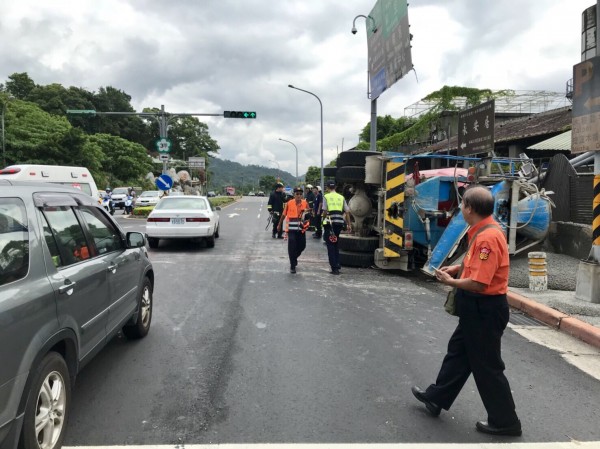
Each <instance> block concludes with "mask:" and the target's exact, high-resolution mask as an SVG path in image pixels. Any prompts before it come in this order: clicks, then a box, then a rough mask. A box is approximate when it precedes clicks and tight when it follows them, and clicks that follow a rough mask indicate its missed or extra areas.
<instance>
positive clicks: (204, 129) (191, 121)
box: [169, 117, 220, 160]
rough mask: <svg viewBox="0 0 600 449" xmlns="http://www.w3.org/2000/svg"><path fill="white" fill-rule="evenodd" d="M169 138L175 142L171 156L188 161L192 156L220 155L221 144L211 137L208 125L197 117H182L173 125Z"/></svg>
mask: <svg viewBox="0 0 600 449" xmlns="http://www.w3.org/2000/svg"><path fill="white" fill-rule="evenodd" d="M169 137H170V139H171V141H172V142H173V148H171V155H172V156H173V157H177V158H180V159H182V160H186V159H187V158H188V157H190V156H204V157H205V158H208V153H209V152H210V153H218V152H219V148H220V147H219V144H218V143H217V141H216V140H214V139H213V138H212V137H210V134H209V133H208V125H207V124H206V123H202V122H201V121H200V120H198V119H197V118H196V117H181V118H178V119H176V120H174V121H173V122H172V123H171V126H170V129H169Z"/></svg>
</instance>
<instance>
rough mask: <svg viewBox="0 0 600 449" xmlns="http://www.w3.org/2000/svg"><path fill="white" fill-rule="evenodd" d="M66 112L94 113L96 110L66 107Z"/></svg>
mask: <svg viewBox="0 0 600 449" xmlns="http://www.w3.org/2000/svg"><path fill="white" fill-rule="evenodd" d="M67 114H90V115H96V111H95V110H93V109H67Z"/></svg>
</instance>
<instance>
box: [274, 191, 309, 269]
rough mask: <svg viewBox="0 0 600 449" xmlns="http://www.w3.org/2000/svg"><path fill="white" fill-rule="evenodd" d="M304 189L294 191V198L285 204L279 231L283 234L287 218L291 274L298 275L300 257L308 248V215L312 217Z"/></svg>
mask: <svg viewBox="0 0 600 449" xmlns="http://www.w3.org/2000/svg"><path fill="white" fill-rule="evenodd" d="M302 193H303V192H302V187H296V188H295V189H294V198H293V199H291V200H289V201H288V202H287V203H285V207H284V208H283V213H282V214H281V218H280V219H279V224H278V225H277V230H278V231H280V232H281V228H282V226H283V221H284V219H286V218H287V233H288V256H289V258H290V273H294V274H295V273H296V266H297V265H298V257H300V255H301V254H302V251H304V249H305V248H306V228H308V225H309V221H308V219H307V215H310V208H309V207H308V203H307V202H306V200H305V199H304V198H302Z"/></svg>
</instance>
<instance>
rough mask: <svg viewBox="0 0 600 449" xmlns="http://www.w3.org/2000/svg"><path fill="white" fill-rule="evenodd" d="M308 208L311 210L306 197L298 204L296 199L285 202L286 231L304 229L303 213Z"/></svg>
mask: <svg viewBox="0 0 600 449" xmlns="http://www.w3.org/2000/svg"><path fill="white" fill-rule="evenodd" d="M307 210H309V207H308V203H307V202H306V200H305V199H303V200H302V201H300V205H296V200H295V199H291V200H289V201H288V202H287V203H285V210H284V215H285V216H286V218H287V228H286V232H289V231H302V227H303V226H302V225H303V223H302V214H303V213H304V212H305V211H307Z"/></svg>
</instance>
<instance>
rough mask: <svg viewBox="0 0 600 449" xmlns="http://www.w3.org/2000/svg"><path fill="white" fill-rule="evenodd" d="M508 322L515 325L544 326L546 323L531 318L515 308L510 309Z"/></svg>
mask: <svg viewBox="0 0 600 449" xmlns="http://www.w3.org/2000/svg"><path fill="white" fill-rule="evenodd" d="M508 322H509V323H510V324H514V325H515V326H537V327H540V326H546V324H545V323H542V322H541V321H540V320H536V319H535V318H531V317H530V316H529V315H525V314H524V313H523V312H520V311H516V310H511V311H510V317H509V319H508Z"/></svg>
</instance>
